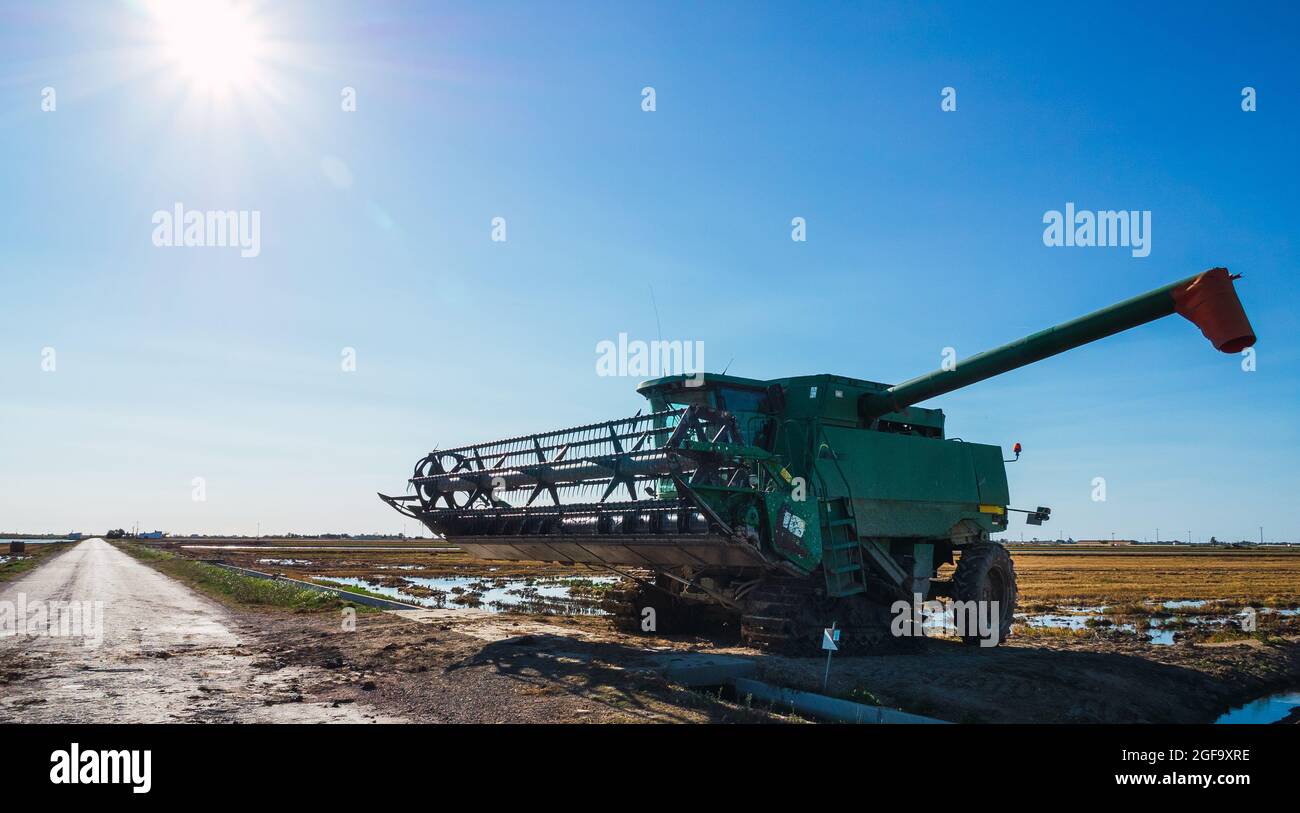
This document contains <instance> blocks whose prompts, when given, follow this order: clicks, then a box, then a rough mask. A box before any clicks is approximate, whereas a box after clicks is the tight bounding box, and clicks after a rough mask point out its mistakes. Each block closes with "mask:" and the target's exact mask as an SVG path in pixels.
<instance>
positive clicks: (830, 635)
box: [822, 621, 840, 692]
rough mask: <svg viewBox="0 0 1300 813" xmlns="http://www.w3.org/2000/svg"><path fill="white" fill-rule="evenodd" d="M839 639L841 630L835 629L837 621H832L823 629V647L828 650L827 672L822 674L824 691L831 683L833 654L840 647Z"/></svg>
mask: <svg viewBox="0 0 1300 813" xmlns="http://www.w3.org/2000/svg"><path fill="white" fill-rule="evenodd" d="M839 640H840V631H839V630H837V629H835V622H834V621H832V622H831V625H830V626H829V627H827V628H826V629H824V630H822V649H824V650H826V674H825V675H823V676H822V691H823V692H825V691H826V687H827V686H828V685H829V684H830V680H831V654H832V653H834V652H835V651H836V650H837V649H839V646H838V644H837V642H838V641H839Z"/></svg>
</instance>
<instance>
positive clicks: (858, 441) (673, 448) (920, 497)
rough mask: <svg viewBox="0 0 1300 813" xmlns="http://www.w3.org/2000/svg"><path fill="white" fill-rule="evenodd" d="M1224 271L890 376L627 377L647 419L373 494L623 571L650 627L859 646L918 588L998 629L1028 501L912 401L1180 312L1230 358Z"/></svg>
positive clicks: (517, 556)
mask: <svg viewBox="0 0 1300 813" xmlns="http://www.w3.org/2000/svg"><path fill="white" fill-rule="evenodd" d="M1233 279H1235V277H1233V276H1231V275H1230V274H1229V273H1228V272H1227V270H1226V269H1223V268H1214V269H1211V270H1209V271H1206V272H1204V273H1202V274H1198V275H1196V276H1194V277H1189V278H1187V279H1184V280H1180V281H1178V282H1175V283H1171V284H1169V285H1166V286H1163V287H1161V288H1158V289H1156V290H1154V291H1150V292H1148V293H1146V294H1143V295H1141V296H1137V297H1133V298H1132V299H1129V300H1126V301H1124V302H1121V303H1119V304H1116V305H1112V306H1111V307H1108V308H1104V309H1102V310H1099V311H1096V312H1095V313H1092V314H1089V315H1087V316H1083V317H1080V318H1078V319H1074V320H1072V321H1070V322H1066V323H1064V324H1061V325H1057V326H1055V327H1052V328H1048V329H1046V330H1043V331H1040V332H1039V333H1035V334H1033V335H1031V336H1028V337H1026V338H1023V339H1020V340H1018V341H1015V342H1012V343H1010V344H1007V345H1004V346H1002V347H999V348H997V349H994V350H990V351H987V352H984V353H980V354H978V355H976V356H972V357H971V358H968V359H966V360H964V361H961V362H958V363H957V365H956V366H955V367H954V368H953V369H951V370H949V369H943V370H937V371H935V372H932V373H928V374H926V375H923V376H920V377H918V378H914V379H912V380H910V381H907V382H905V383H903V384H898V385H894V386H890V385H887V384H879V383H876V382H873V381H864V380H860V379H854V378H845V377H842V376H835V375H827V374H823V375H811V376H797V377H793V378H781V379H776V380H772V381H758V380H754V379H748V378H739V377H735V376H727V375H706V376H703V378H702V380H701V378H700V377H687V376H667V377H664V378H657V379H654V380H651V381H646V382H644V383H642V384H641V385H640V386H639V387H638V388H637V391H638V392H639V393H640V394H641V395H643V396H644V397H645V398H646V399H647V400H648V402H649V407H650V411H649V412H647V413H645V414H637V415H635V416H633V417H631V418H623V419H619V420H613V421H604V422H600V423H593V424H588V425H585V426H578V427H574V428H571V429H563V430H558V431H553V432H544V433H540V434H535V435H521V436H519V437H514V438H507V439H505V440H498V441H493V442H490V443H480V444H472V445H468V446H459V447H456V448H452V449H441V450H435V451H433V452H430V453H429V454H427V455H426V456H424V457H422V458H421V459H420V460H419V461H418V462H417V463H416V465H415V470H414V472H413V473H412V476H411V478H410V480H409V488H410V490H411V491H412V492H413V493H410V494H407V495H405V496H398V497H390V496H387V495H384V494H380V495H379V496H380V498H381V499H383V500H384V501H385V502H387V503H388V504H389V505H390V506H392V507H393V508H394V509H396V510H397V511H399V512H401V513H402V514H404V515H406V516H409V517H412V518H414V519H418V520H419V521H420V522H422V523H424V524H425V525H426V526H427V527H428V528H429V529H430V530H431V531H433V532H434V533H436V534H439V535H441V536H444V537H446V538H447V539H448V540H450V541H453V542H455V543H456V544H457V545H459V546H460V547H462V548H463V549H464V550H466V551H467V552H468V553H470V554H472V555H475V556H478V557H481V558H484V559H505V560H519V561H542V562H559V563H577V564H586V565H593V566H600V567H605V568H610V569H614V570H615V571H617V572H620V573H622V574H624V575H626V576H628V577H629V581H628V583H627V584H628V587H627V589H625V590H622V591H620V592H619V594H618V595H617V596H616V597H615V599H614V600H613V601H612V602H611V606H612V607H613V608H614V609H615V610H616V611H617V612H618V613H619V615H620V618H621V619H623V620H625V621H626V622H627V623H628V624H629V625H633V626H634V625H636V624H637V622H639V621H640V620H641V619H642V618H643V617H644V614H643V613H644V609H645V608H646V607H654V608H655V614H654V617H655V618H656V621H657V630H658V631H659V632H669V633H671V632H674V631H685V630H687V629H689V628H690V627H692V626H693V625H695V624H696V623H697V622H699V621H701V620H702V619H704V618H706V617H707V618H712V619H717V618H721V619H723V623H727V620H728V619H729V620H730V623H735V621H737V620H739V622H740V624H739V625H740V632H741V635H742V637H743V638H744V639H745V640H746V641H748V642H750V643H752V644H757V645H764V646H778V647H782V648H787V649H802V648H806V647H815V646H816V645H817V643H818V641H819V638H820V630H821V629H822V628H823V627H827V626H830V625H831V622H832V621H835V622H837V624H838V627H839V628H840V629H842V630H843V638H842V640H843V641H844V643H845V645H847V646H849V647H851V648H852V647H860V646H866V645H870V644H872V643H875V642H878V641H880V640H881V639H882V638H883V637H884V635H885V629H886V628H885V624H884V623H883V621H884V620H885V618H886V617H887V616H886V615H885V611H884V607H885V606H886V604H887V603H888V602H890V601H892V600H894V599H897V598H904V599H912V598H913V597H914V596H916V595H919V596H922V597H923V598H925V599H929V598H933V597H936V596H949V597H952V598H954V599H958V600H963V601H969V600H983V601H995V602H997V608H998V616H997V622H998V623H997V627H998V629H997V635H998V638H999V639H1001V638H1002V637H1005V635H1006V634H1007V633H1008V631H1009V630H1010V627H1011V621H1012V617H1013V615H1014V612H1015V602H1016V581H1015V571H1014V568H1013V566H1012V561H1011V557H1010V555H1009V554H1008V553H1007V551H1006V549H1005V548H1003V547H1002V545H1000V544H998V543H996V542H994V541H991V539H990V534H993V533H998V532H1000V531H1005V530H1006V529H1007V524H1008V512H1009V511H1012V512H1014V511H1017V510H1022V509H1013V508H1010V507H1009V505H1010V496H1009V494H1008V489H1007V478H1006V469H1005V466H1004V464H1005V463H1007V462H1011V461H1008V460H1004V458H1003V454H1002V449H1001V448H1000V447H998V446H989V445H984V444H978V443H966V442H962V441H960V440H958V439H947V438H945V437H944V414H943V411H942V410H938V409H925V408H920V407H917V406H915V404H917V403H919V402H921V401H924V400H926V399H929V398H932V397H934V396H936V395H941V394H943V393H947V392H951V391H953V390H955V389H959V388H961V387H965V386H969V385H970V384H973V383H976V382H978V381H983V380H984V379H987V378H991V377H993V376H996V375H1000V374H1002V373H1005V372H1008V371H1010V370H1014V369H1016V368H1017V367H1022V366H1024V365H1026V364H1031V363H1033V362H1036V361H1040V360H1042V359H1045V358H1048V357H1050V356H1053V355H1056V354H1058V353H1063V352H1065V351H1066V350H1070V349H1072V348H1075V347H1079V346H1080V345H1083V344H1088V343H1090V342H1094V341H1097V340H1099V339H1102V338H1105V337H1106V336H1111V335H1114V334H1115V333H1119V332H1121V331H1124V330H1128V329H1130V328H1133V327H1136V326H1138V325H1141V324H1145V323H1147V322H1151V321H1153V320H1155V319H1159V318H1162V317H1165V316H1168V315H1171V314H1173V313H1179V314H1181V315H1182V316H1184V317H1186V318H1187V319H1189V320H1190V321H1192V322H1193V323H1194V324H1196V325H1197V327H1199V328H1200V329H1201V331H1202V333H1203V334H1204V335H1205V336H1206V338H1208V339H1209V340H1210V341H1211V343H1212V344H1213V345H1214V346H1215V347H1216V348H1217V349H1219V350H1221V351H1223V352H1225V353H1237V352H1240V351H1241V350H1243V349H1245V348H1246V347H1249V346H1251V345H1253V344H1254V342H1255V334H1254V332H1253V330H1252V329H1251V326H1250V323H1249V321H1248V320H1247V318H1246V315H1245V312H1244V310H1243V309H1242V306H1241V303H1240V301H1239V300H1238V298H1237V294H1236V292H1235V290H1234V287H1233ZM1015 454H1016V456H1017V457H1018V456H1019V444H1017V447H1016V450H1015ZM1022 512H1023V513H1025V514H1026V515H1027V520H1028V522H1030V523H1032V524H1042V522H1044V521H1046V520H1048V519H1050V514H1051V512H1050V509H1048V508H1046V507H1042V506H1038V507H1036V508H1034V509H1027V510H1023V511H1022ZM954 561H956V565H957V567H956V570H955V572H954V574H953V577H952V579H951V580H948V581H941V580H939V579H938V578H937V573H938V568H939V567H940V565H942V564H945V563H947V564H951V563H953V562H954ZM637 628H639V627H637ZM967 640H969V641H971V642H974V641H975V640H977V639H976V638H975V637H974V636H968V638H967Z"/></svg>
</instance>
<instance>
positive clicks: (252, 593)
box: [112, 542, 372, 612]
mask: <svg viewBox="0 0 1300 813" xmlns="http://www.w3.org/2000/svg"><path fill="white" fill-rule="evenodd" d="M112 544H114V545H116V546H117V547H118V549H119V550H121V551H122V552H124V553H126V554H128V555H129V556H132V557H134V558H135V559H137V560H138V561H141V562H144V563H145V564H147V565H149V566H150V567H152V568H154V569H155V570H157V571H159V572H161V573H164V574H166V575H168V576H170V577H172V578H173V579H176V580H177V581H179V582H182V583H183V584H186V585H188V586H190V587H193V588H195V589H196V590H200V591H202V592H204V593H207V594H208V595H210V596H212V597H214V598H216V599H218V600H220V601H222V602H224V603H226V604H233V605H236V606H243V607H249V606H255V607H277V608H281V609H287V610H293V611H294V612H319V611H322V610H338V609H341V608H343V607H348V606H355V607H356V609H357V611H358V612H367V611H369V610H371V609H372V608H370V607H367V606H364V605H354V604H353V603H352V602H350V601H346V600H344V599H341V598H339V597H338V596H334V595H331V594H330V593H318V592H316V591H315V590H307V589H304V588H301V587H298V586H296V585H293V584H289V583H287V582H282V581H274V580H271V579H261V578H257V577H255V576H245V575H244V574H242V573H236V572H234V571H233V570H226V569H225V568H222V567H217V566H216V565H210V564H208V563H206V562H198V561H195V560H193V559H187V558H185V557H183V556H178V555H176V554H174V553H169V552H167V551H164V550H159V549H157V548H151V547H147V546H145V545H140V544H136V543H132V542H114V543H112Z"/></svg>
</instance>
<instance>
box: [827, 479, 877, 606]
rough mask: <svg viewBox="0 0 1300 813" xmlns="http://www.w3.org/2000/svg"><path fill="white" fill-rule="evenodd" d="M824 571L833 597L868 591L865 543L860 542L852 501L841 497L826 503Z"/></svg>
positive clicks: (829, 591) (828, 590)
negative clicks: (864, 555)
mask: <svg viewBox="0 0 1300 813" xmlns="http://www.w3.org/2000/svg"><path fill="white" fill-rule="evenodd" d="M822 538H823V540H824V543H823V544H824V547H823V549H822V570H823V572H824V573H825V574H826V592H827V594H829V595H831V596H836V597H839V596H851V595H854V594H855V593H862V592H865V591H866V589H867V588H866V573H865V572H864V570H863V561H862V545H861V543H860V542H858V532H857V520H855V519H854V518H853V500H852V499H850V498H848V497H840V498H838V499H834V500H830V501H829V502H827V504H826V523H825V531H824V533H823V535H822Z"/></svg>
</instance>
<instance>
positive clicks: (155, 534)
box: [140, 531, 163, 539]
mask: <svg viewBox="0 0 1300 813" xmlns="http://www.w3.org/2000/svg"><path fill="white" fill-rule="evenodd" d="M140 538H141V539H162V538H163V532H162V531H144V532H143V533H141V534H140Z"/></svg>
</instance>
